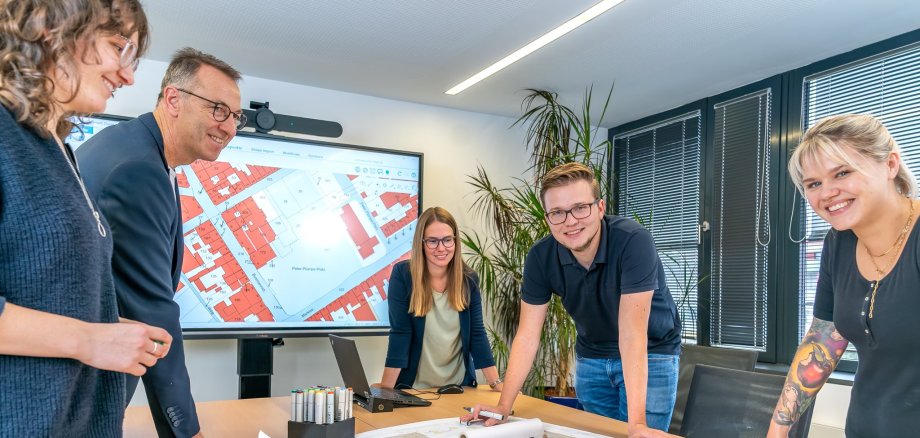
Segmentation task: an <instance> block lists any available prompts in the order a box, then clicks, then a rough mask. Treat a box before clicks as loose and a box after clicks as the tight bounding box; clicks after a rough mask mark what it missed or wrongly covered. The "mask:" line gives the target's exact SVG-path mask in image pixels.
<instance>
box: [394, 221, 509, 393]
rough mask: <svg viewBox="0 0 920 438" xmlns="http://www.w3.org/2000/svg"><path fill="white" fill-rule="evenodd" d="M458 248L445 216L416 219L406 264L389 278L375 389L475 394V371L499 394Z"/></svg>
mask: <svg viewBox="0 0 920 438" xmlns="http://www.w3.org/2000/svg"><path fill="white" fill-rule="evenodd" d="M459 241H460V235H459V230H458V229H457V221H455V220H454V217H453V216H451V214H450V213H449V212H448V211H447V210H445V209H443V208H440V207H432V208H429V209H427V210H425V212H424V213H422V215H421V216H420V217H419V220H418V226H417V228H416V230H415V237H414V238H413V240H412V257H411V258H410V259H409V260H407V261H403V262H400V263H397V264H396V265H395V266H394V267H393V273H392V274H391V275H390V285H389V291H388V299H389V305H390V325H391V327H392V328H391V329H390V344H389V348H388V349H387V359H386V368H385V369H384V371H383V379H382V380H381V383H380V386H382V387H385V388H394V387H395V388H397V389H400V388H409V387H411V388H432V387H440V386H444V385H448V384H456V385H463V386H476V375H475V370H476V369H477V368H478V369H482V372H483V374H484V375H485V377H486V381H487V383H488V384H489V386H491V387H492V389H493V390H496V391H501V379H500V378H499V376H498V371H497V370H496V368H495V360H494V359H493V357H492V349H491V348H490V347H489V341H488V339H487V337H486V331H485V326H484V325H483V322H482V298H481V296H480V293H479V278H478V277H477V276H476V274H475V273H474V272H473V271H472V270H471V269H470V268H469V267H468V266H466V264H465V263H463V257H462V256H461V255H460V248H458V246H457V245H458V243H459Z"/></svg>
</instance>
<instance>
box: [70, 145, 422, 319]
mask: <svg viewBox="0 0 920 438" xmlns="http://www.w3.org/2000/svg"><path fill="white" fill-rule="evenodd" d="M96 132H98V130H97V131H96ZM88 135H92V132H91V133H89V134H87V136H88ZM87 138H88V137H87ZM77 143H80V142H79V141H78V142H77ZM71 144H73V142H71ZM419 167H420V158H419V157H418V156H415V155H402V154H397V153H390V152H384V151H376V150H364V149H353V148H342V147H332V146H325V145H320V144H307V143H303V142H289V141H281V140H275V139H268V138H264V137H251V136H237V137H235V138H234V139H233V141H231V142H230V144H229V145H228V146H227V147H226V149H225V150H224V151H223V152H222V153H221V155H220V157H219V161H215V162H206V161H197V162H195V163H193V164H191V165H189V166H181V167H180V168H179V169H177V176H178V178H177V183H178V186H179V195H180V203H181V205H182V221H183V224H184V226H183V229H184V237H185V248H184V250H185V253H184V255H183V267H182V271H183V274H182V277H181V281H180V284H179V287H178V290H177V292H176V296H175V300H176V302H178V303H179V306H180V309H181V316H180V321H181V323H182V326H183V328H186V329H189V328H191V329H196V328H209V329H212V328H246V327H252V326H253V325H256V326H259V327H268V328H271V327H311V326H314V325H315V326H323V327H328V326H330V323H331V324H332V325H335V326H344V327H354V326H362V325H367V326H370V325H373V326H380V325H386V324H387V322H388V317H387V310H386V309H387V308H386V299H387V295H386V290H387V282H388V279H389V276H390V271H391V269H392V267H393V265H394V264H395V263H396V262H398V261H400V260H403V259H406V258H408V256H409V252H410V250H411V242H412V236H413V233H414V232H415V224H416V219H417V215H418V209H419V205H418V204H419V183H418V182H419V177H420V175H419ZM253 323H255V324H253Z"/></svg>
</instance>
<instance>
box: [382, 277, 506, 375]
mask: <svg viewBox="0 0 920 438" xmlns="http://www.w3.org/2000/svg"><path fill="white" fill-rule="evenodd" d="M466 278H467V281H466V287H467V290H468V291H469V293H470V304H469V305H468V306H467V307H466V309H463V310H462V311H460V312H457V313H459V317H460V344H461V345H460V356H461V357H462V358H463V364H464V365H465V366H466V376H465V377H464V378H463V383H462V385H463V386H476V373H475V370H476V369H482V368H488V367H491V366H495V359H493V358H492V348H491V347H489V339H488V338H487V337H486V329H485V325H483V323H482V298H481V296H480V293H479V277H478V276H476V274H475V273H470V275H469V276H467V277H466ZM411 296H412V273H411V272H410V271H409V261H408V260H405V261H402V262H399V263H397V264H396V265H394V266H393V272H392V273H391V274H390V281H389V286H388V287H387V303H388V304H389V313H390V342H389V345H388V346H387V359H386V366H387V367H389V368H402V371H400V372H399V377H397V378H396V386H397V387H398V388H402V387H403V386H408V387H410V388H411V387H412V384H413V383H415V377H416V375H417V374H418V364H419V361H420V359H421V357H422V341H423V340H424V339H425V317H424V316H415V315H413V314H410V313H409V299H410V298H411ZM398 388H397V389H398Z"/></svg>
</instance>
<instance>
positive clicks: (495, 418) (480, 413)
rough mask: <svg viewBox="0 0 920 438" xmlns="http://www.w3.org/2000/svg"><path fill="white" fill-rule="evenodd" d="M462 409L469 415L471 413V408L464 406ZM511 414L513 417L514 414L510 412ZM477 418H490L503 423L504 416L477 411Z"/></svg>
mask: <svg viewBox="0 0 920 438" xmlns="http://www.w3.org/2000/svg"><path fill="white" fill-rule="evenodd" d="M463 409H464V410H466V411H467V412H470V413H472V412H473V408H471V407H469V406H464V407H463ZM511 414H512V415H513V414H514V411H511ZM479 416H480V417H485V418H492V419H494V420H498V421H505V416H504V415H502V414H499V413H496V412H491V411H486V410H483V409H480V410H479Z"/></svg>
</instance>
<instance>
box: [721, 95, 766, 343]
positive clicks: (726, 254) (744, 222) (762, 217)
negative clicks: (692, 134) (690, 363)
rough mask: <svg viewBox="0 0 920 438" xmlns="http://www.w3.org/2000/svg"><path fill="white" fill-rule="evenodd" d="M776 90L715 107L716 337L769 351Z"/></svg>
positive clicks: (746, 96)
mask: <svg viewBox="0 0 920 438" xmlns="http://www.w3.org/2000/svg"><path fill="white" fill-rule="evenodd" d="M771 100H772V91H771V89H769V88H768V89H765V90H762V91H759V92H756V93H751V94H748V95H744V96H741V97H738V98H735V99H731V100H728V101H724V102H719V103H717V104H715V105H714V106H713V109H714V125H715V126H714V128H715V129H714V131H713V163H714V172H713V178H714V180H713V181H714V185H713V190H714V193H713V196H712V199H713V217H712V219H711V222H712V248H711V273H710V276H711V284H712V295H711V305H710V306H709V311H710V343H711V344H712V345H714V346H728V347H738V348H750V349H756V350H760V351H765V350H766V346H767V279H768V274H769V260H768V245H769V243H770V240H771V235H770V210H769V193H770V174H769V169H770V160H771V157H770V140H771V139H770V135H771V132H772V129H771V128H772V126H771V123H772V122H773V121H772V115H771V108H772V106H771Z"/></svg>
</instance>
